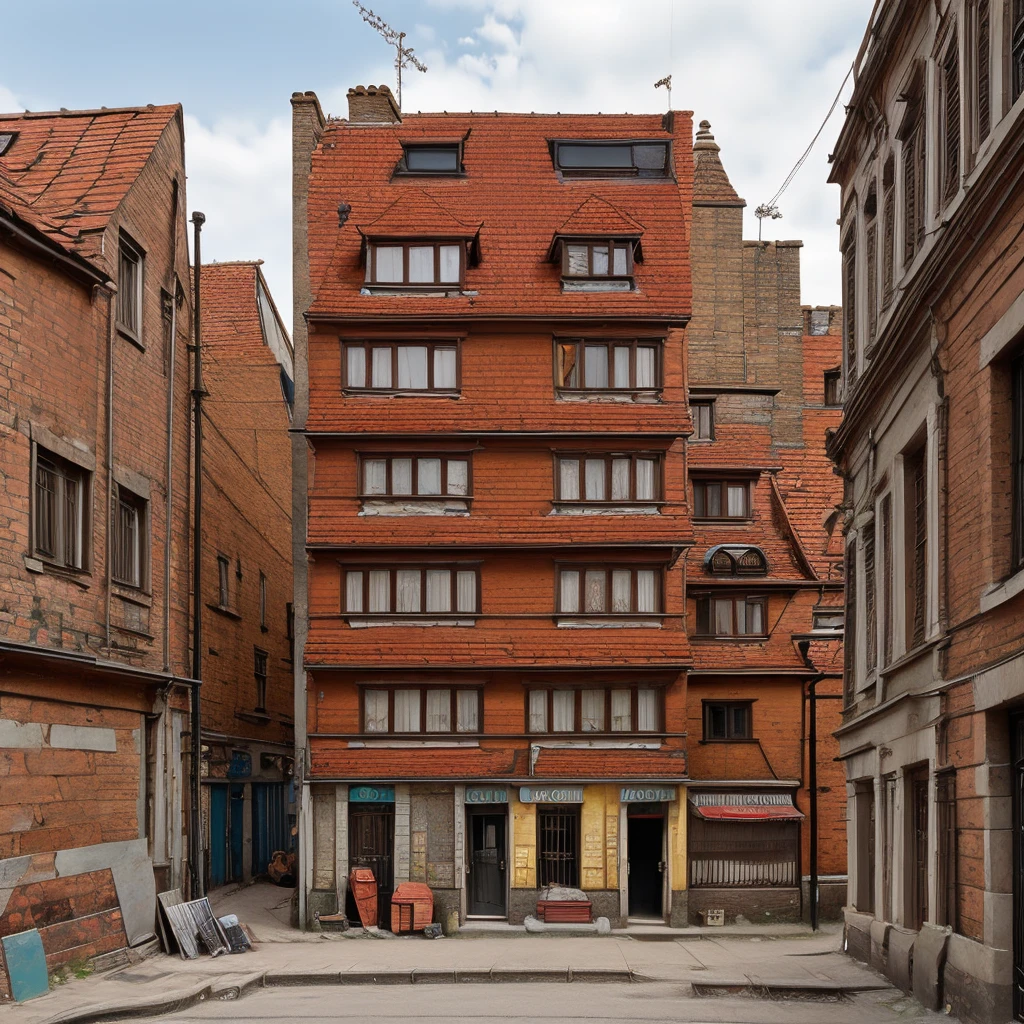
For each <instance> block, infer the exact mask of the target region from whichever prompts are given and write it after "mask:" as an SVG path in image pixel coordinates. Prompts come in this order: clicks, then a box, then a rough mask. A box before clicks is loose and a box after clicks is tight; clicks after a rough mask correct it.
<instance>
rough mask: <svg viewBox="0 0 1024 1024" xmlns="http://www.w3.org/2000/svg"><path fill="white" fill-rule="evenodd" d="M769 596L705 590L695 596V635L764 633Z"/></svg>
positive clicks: (756, 634)
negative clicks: (705, 591) (716, 592)
mask: <svg viewBox="0 0 1024 1024" xmlns="http://www.w3.org/2000/svg"><path fill="white" fill-rule="evenodd" d="M767 605H768V599H767V598H765V597H752V596H749V595H746V594H706V595H702V596H699V597H698V598H697V635H698V636H715V637H722V636H724V637H728V636H765V635H766V634H767V628H766V622H767V611H768V607H767Z"/></svg>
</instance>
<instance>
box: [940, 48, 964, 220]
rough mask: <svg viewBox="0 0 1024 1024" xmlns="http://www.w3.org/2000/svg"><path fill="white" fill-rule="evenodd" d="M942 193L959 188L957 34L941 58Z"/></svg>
mask: <svg viewBox="0 0 1024 1024" xmlns="http://www.w3.org/2000/svg"><path fill="white" fill-rule="evenodd" d="M941 70H942V143H943V150H942V197H943V199H946V200H948V199H952V198H953V196H955V195H956V194H957V192H958V191H959V189H960V47H959V42H958V40H957V38H956V36H955V35H954V36H953V39H952V40H951V41H950V44H949V46H948V47H947V49H946V55H945V56H944V57H943V59H942V69H941Z"/></svg>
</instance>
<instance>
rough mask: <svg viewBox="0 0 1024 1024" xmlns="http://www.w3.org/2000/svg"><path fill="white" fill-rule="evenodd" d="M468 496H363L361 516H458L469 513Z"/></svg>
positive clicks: (465, 515)
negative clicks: (434, 497) (431, 497)
mask: <svg viewBox="0 0 1024 1024" xmlns="http://www.w3.org/2000/svg"><path fill="white" fill-rule="evenodd" d="M469 501H470V499H469V498H468V497H466V498H436V499H429V498H426V499H424V498H408V499H406V498H363V499H362V502H363V507H362V508H361V509H360V510H359V512H358V515H360V516H456V517H462V518H465V517H467V516H468V515H469Z"/></svg>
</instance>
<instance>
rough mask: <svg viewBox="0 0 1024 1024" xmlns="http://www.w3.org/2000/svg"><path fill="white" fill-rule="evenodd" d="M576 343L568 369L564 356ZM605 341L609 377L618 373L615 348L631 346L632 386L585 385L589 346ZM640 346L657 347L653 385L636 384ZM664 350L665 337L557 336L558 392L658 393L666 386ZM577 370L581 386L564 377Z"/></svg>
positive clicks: (555, 357)
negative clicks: (637, 353)
mask: <svg viewBox="0 0 1024 1024" xmlns="http://www.w3.org/2000/svg"><path fill="white" fill-rule="evenodd" d="M569 345H572V346H574V347H575V352H574V353H573V357H572V358H573V364H572V366H571V367H569V368H568V369H566V368H565V366H564V360H563V357H564V356H566V355H567V354H568V353H567V351H566V349H567V347H568V346H569ZM588 345H589V346H596V345H603V346H604V347H605V348H606V349H607V350H608V377H609V380H611V378H612V374H613V373H614V363H615V357H614V354H613V352H612V349H614V348H621V347H626V346H629V347H630V353H629V386H628V387H621V388H620V387H617V386H616V387H607V388H588V387H586V386H585V384H584V382H585V381H586V379H587V377H586V347H587V346H588ZM638 348H652V349H654V385H653V387H637V386H636V350H637V349H638ZM664 354H665V339H664V338H608V337H603V338H579V337H575V338H566V337H556V338H555V339H554V363H553V365H554V381H555V391H556V392H558V393H568V394H584V395H595V394H598V395H599V394H630V393H633V394H638V393H639V394H654V393H656V392H660V391H661V390H662V388H663V387H664V382H665V375H664V365H663V363H664ZM574 368H575V369H576V370H577V380H578V381H579V382H580V383H579V385H578V386H577V387H573V386H572V385H570V384H564V383H563V381H564V380H565V379H566V377H567V376H568V374H569V373H571V372H572V369H574Z"/></svg>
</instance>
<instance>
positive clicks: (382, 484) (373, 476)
mask: <svg viewBox="0 0 1024 1024" xmlns="http://www.w3.org/2000/svg"><path fill="white" fill-rule="evenodd" d="M360 461H361V480H362V488H361V490H360V497H363V498H406V497H416V498H468V497H470V492H471V488H470V457H469V455H468V453H460V454H459V455H363V456H362V457H361V460H360Z"/></svg>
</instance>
